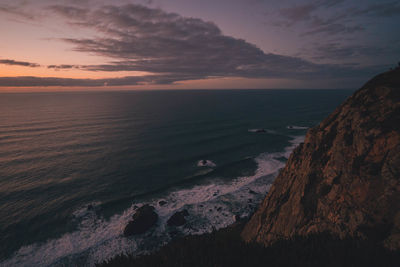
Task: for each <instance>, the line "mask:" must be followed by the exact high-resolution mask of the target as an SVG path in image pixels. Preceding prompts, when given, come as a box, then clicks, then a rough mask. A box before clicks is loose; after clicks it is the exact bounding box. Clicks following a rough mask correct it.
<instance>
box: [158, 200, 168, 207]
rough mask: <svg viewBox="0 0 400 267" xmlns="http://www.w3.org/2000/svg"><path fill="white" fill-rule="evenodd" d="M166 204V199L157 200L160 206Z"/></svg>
mask: <svg viewBox="0 0 400 267" xmlns="http://www.w3.org/2000/svg"><path fill="white" fill-rule="evenodd" d="M166 204H167V201H165V200H160V201H159V202H158V205H160V206H161V207H162V206H164V205H166Z"/></svg>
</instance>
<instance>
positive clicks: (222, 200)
mask: <svg viewBox="0 0 400 267" xmlns="http://www.w3.org/2000/svg"><path fill="white" fill-rule="evenodd" d="M351 93H352V91H351V90H186V91H184V90H182V91H173V90H168V91H130V92H65V93H63V92H58V93H18V94H5V93H3V94H0V265H2V266H47V265H53V266H65V265H67V266H74V265H89V266H90V265H94V264H95V263H98V262H101V261H103V260H106V259H109V258H111V257H113V256H115V255H117V254H121V253H131V254H133V255H138V254H142V253H147V252H149V251H151V250H153V249H155V248H157V247H159V246H161V245H163V244H166V243H168V242H169V241H170V240H171V239H173V238H176V237H178V236H182V235H187V234H201V233H206V232H210V231H213V230H214V229H218V228H221V227H224V226H227V225H229V224H231V223H233V222H234V221H235V216H236V217H237V216H239V217H246V216H249V215H251V213H252V212H253V211H254V209H255V208H256V207H257V205H258V204H259V203H260V201H261V200H262V199H263V198H264V196H265V195H266V193H267V192H268V190H269V187H270V186H271V183H272V182H273V180H274V178H275V177H276V175H277V174H278V172H279V169H280V168H282V167H283V166H284V164H285V161H286V160H287V158H288V157H289V155H290V152H291V151H292V150H293V149H294V148H295V147H296V146H297V145H298V144H299V143H300V142H302V141H303V139H304V135H305V133H306V131H307V129H308V128H309V127H313V126H315V125H317V124H318V123H319V122H320V121H321V120H322V119H323V118H324V117H326V116H327V115H328V114H329V113H330V112H332V111H333V110H334V109H335V108H336V107H337V106H338V105H339V104H340V103H341V102H342V101H343V100H344V99H345V98H346V97H348V96H349V95H350V94H351ZM144 204H151V205H153V206H154V207H155V209H156V212H157V213H158V215H159V216H160V218H159V221H158V223H157V225H156V227H153V228H152V229H151V230H149V231H148V232H146V233H145V234H142V235H138V236H133V237H128V238H127V237H124V236H123V234H122V233H123V230H124V227H125V225H126V224H127V223H128V222H129V220H130V219H131V217H132V214H134V213H135V210H136V209H137V208H138V207H140V206H142V205H144ZM182 209H186V210H188V212H189V216H188V217H186V219H187V223H186V224H185V225H184V226H181V227H170V226H167V224H166V221H167V220H168V218H169V217H170V216H171V215H172V214H174V213H175V212H176V211H180V210H182Z"/></svg>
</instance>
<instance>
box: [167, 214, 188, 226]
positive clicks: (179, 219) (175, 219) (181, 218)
mask: <svg viewBox="0 0 400 267" xmlns="http://www.w3.org/2000/svg"><path fill="white" fill-rule="evenodd" d="M188 215H189V212H188V211H187V210H182V211H177V212H175V213H174V214H173V215H172V216H171V217H170V218H169V219H168V221H167V224H168V225H169V226H181V225H184V224H185V223H186V219H185V217H186V216H188Z"/></svg>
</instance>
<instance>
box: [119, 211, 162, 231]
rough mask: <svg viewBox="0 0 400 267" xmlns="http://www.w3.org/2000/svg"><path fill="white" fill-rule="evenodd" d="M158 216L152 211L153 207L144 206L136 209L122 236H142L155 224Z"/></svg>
mask: <svg viewBox="0 0 400 267" xmlns="http://www.w3.org/2000/svg"><path fill="white" fill-rule="evenodd" d="M157 220H158V215H157V213H156V212H155V211H154V207H153V206H150V205H144V206H142V207H140V208H138V209H137V211H136V213H135V214H134V215H133V216H132V220H131V221H130V222H129V223H128V224H127V225H126V227H125V229H124V236H131V235H137V234H143V233H145V232H146V231H147V230H149V229H150V228H151V227H152V226H154V225H155V224H156V223H157Z"/></svg>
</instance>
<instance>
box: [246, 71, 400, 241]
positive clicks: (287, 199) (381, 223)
mask: <svg viewBox="0 0 400 267" xmlns="http://www.w3.org/2000/svg"><path fill="white" fill-rule="evenodd" d="M321 232H329V233H331V234H333V235H337V236H339V237H340V238H345V237H351V238H361V239H364V238H365V239H369V240H374V241H376V242H379V243H382V244H383V245H384V246H386V247H387V248H389V249H400V69H399V68H397V69H396V70H392V71H389V72H386V73H383V74H380V75H378V76H376V77H375V78H373V79H372V80H370V81H369V82H368V83H366V84H365V85H364V86H363V87H362V88H361V89H360V90H358V91H356V92H355V93H354V94H353V95H352V96H351V97H349V98H348V99H347V100H346V101H345V102H344V103H343V104H342V105H341V106H339V107H338V108H337V109H336V110H335V111H334V112H333V113H332V114H331V115H330V116H329V117H327V118H326V119H325V120H324V121H322V122H321V123H320V124H319V125H318V126H316V127H314V128H312V129H310V130H309V131H308V133H307V135H306V138H305V141H304V143H303V144H301V145H300V146H298V147H297V148H296V149H295V150H294V151H293V153H292V155H291V156H290V158H289V160H288V162H287V164H286V166H285V167H284V169H282V170H281V172H280V174H279V175H278V177H277V178H276V180H275V182H274V184H273V186H272V187H271V190H270V192H269V194H268V195H267V197H266V198H265V199H264V201H263V202H262V204H261V205H260V207H259V209H258V210H257V212H256V213H255V214H254V215H253V217H252V218H251V220H250V221H249V222H248V223H247V225H246V226H245V228H244V230H243V232H242V234H241V235H242V238H243V239H244V240H245V241H256V242H258V243H262V244H264V245H270V244H272V243H274V242H275V241H277V240H279V239H291V238H293V237H295V236H307V235H309V234H313V233H321Z"/></svg>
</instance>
